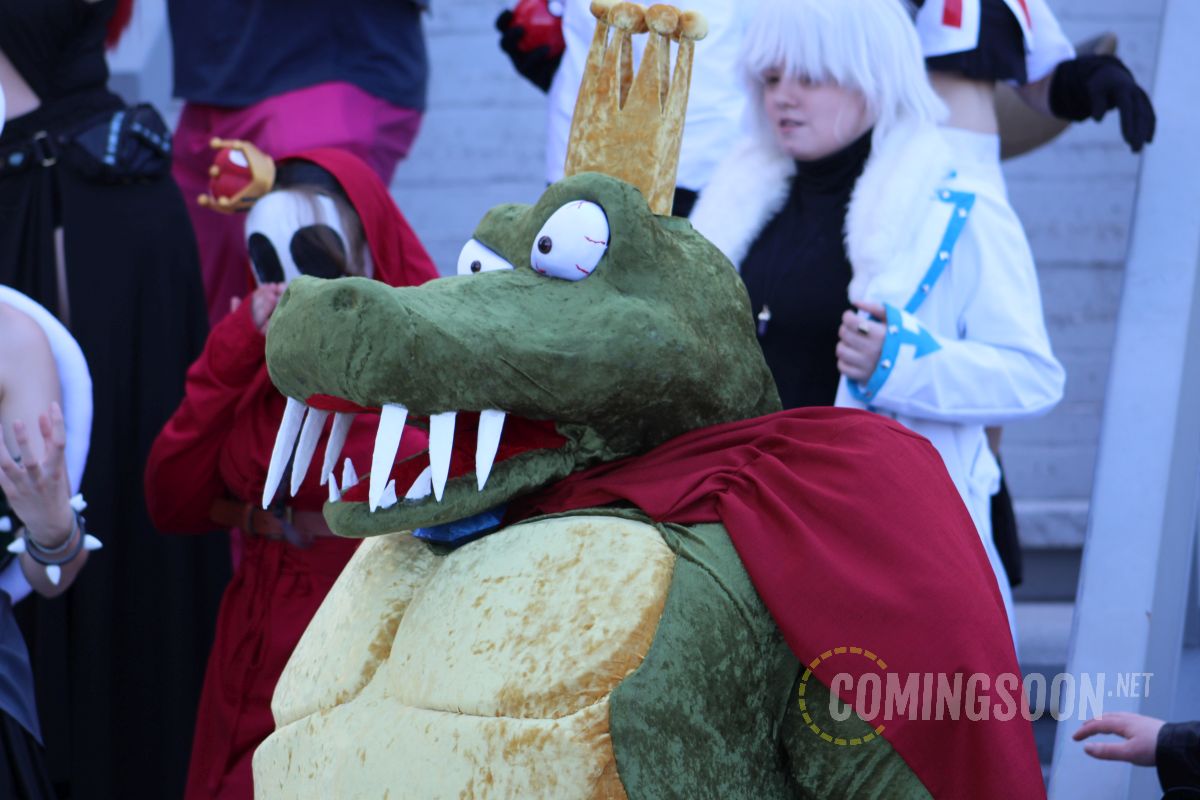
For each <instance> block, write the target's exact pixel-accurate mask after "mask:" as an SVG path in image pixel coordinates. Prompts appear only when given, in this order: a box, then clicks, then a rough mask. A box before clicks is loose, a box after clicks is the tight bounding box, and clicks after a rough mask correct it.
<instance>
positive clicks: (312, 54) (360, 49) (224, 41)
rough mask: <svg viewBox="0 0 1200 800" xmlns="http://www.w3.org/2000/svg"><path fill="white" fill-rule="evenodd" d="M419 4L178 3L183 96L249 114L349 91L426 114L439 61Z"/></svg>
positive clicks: (173, 12) (175, 29)
mask: <svg viewBox="0 0 1200 800" xmlns="http://www.w3.org/2000/svg"><path fill="white" fill-rule="evenodd" d="M427 5H428V3H427V2H421V3H416V2H412V0H355V2H352V3H331V2H329V1H328V0H206V2H203V3H198V2H195V0H168V2H167V9H168V12H169V13H170V22H171V43H172V46H173V47H174V52H175V95H176V96H177V97H182V98H183V99H184V100H187V101H189V102H192V103H203V104H205V105H214V106H223V107H228V108H245V107H246V106H250V105H253V104H255V103H257V102H259V101H260V100H264V99H266V98H268V97H273V96H275V95H278V94H282V93H283V92H289V91H292V90H295V89H303V88H305V87H308V86H315V85H317V84H319V83H328V82H331V81H344V82H346V83H351V84H353V85H355V86H357V87H358V88H360V89H362V90H363V91H365V92H367V93H368V94H371V95H374V96H375V97H379V98H382V99H383V100H386V101H388V102H389V103H392V104H393V105H397V106H400V107H402V108H411V109H415V110H417V111H424V110H425V92H426V86H427V83H428V78H429V61H428V57H427V55H426V49H425V37H424V34H423V33H422V31H421V9H422V8H423V7H425V6H427Z"/></svg>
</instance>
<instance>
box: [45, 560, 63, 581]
mask: <svg viewBox="0 0 1200 800" xmlns="http://www.w3.org/2000/svg"><path fill="white" fill-rule="evenodd" d="M46 577H47V578H49V579H50V582H51V583H53V584H54V585H55V586H58V582H59V581H61V580H62V567H60V566H59V565H58V564H47V565H46Z"/></svg>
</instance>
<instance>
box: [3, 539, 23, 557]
mask: <svg viewBox="0 0 1200 800" xmlns="http://www.w3.org/2000/svg"><path fill="white" fill-rule="evenodd" d="M5 549H6V550H8V552H10V553H12V554H14V555H19V554H21V553H24V552H25V537H24V536H18V537H17V538H16V539H13V540H12V541H11V542H9V543H8V547H7V548H5Z"/></svg>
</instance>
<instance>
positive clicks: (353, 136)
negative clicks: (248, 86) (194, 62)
mask: <svg viewBox="0 0 1200 800" xmlns="http://www.w3.org/2000/svg"><path fill="white" fill-rule="evenodd" d="M420 127H421V112H419V111H414V110H412V109H408V108H399V107H397V106H393V105H391V104H389V103H387V102H385V101H383V100H380V99H379V98H377V97H374V96H373V95H370V94H367V93H366V92H364V91H363V90H361V89H359V88H358V87H357V86H353V85H351V84H348V83H321V84H317V85H316V86H310V87H307V88H304V89H297V90H295V91H292V92H287V93H285V94H281V95H277V96H275V97H270V98H267V99H266V100H263V101H262V102H259V103H256V104H254V105H252V106H249V107H247V108H236V109H231V108H220V107H217V106H205V105H197V104H193V103H188V104H187V105H185V106H184V108H183V114H182V116H181V117H180V118H179V126H178V127H177V128H176V130H175V163H174V168H173V171H174V174H175V180H176V181H177V182H178V183H179V188H180V189H182V190H183V196H184V199H185V200H186V201H187V207H188V213H189V215H190V216H191V218H192V227H193V228H194V229H195V231H196V240H197V244H198V245H199V247H200V266H201V269H202V271H203V275H204V293H205V298H206V300H207V301H208V319H209V324H210V325H215V324H216V323H217V322H218V321H219V320H220V319H221V318H222V317H224V316H225V315H226V314H227V313H229V303H230V301H231V300H232V299H233V298H235V297H242V296H243V295H245V294H246V290H247V288H248V286H249V285H250V281H251V277H250V272H249V259H248V256H247V255H246V243H245V240H244V238H243V224H244V221H245V216H244V215H242V214H233V215H229V214H219V213H217V212H215V211H209V210H208V209H205V208H202V207H201V206H200V205H199V203H198V202H197V198H198V197H199V196H200V195H201V194H204V193H205V192H207V191H208V168H209V165H210V164H212V161H213V156H214V155H215V151H213V150H212V148H210V147H209V146H208V143H209V140H210V139H212V138H213V137H214V136H219V137H221V138H222V139H245V140H246V141H249V142H253V143H254V144H255V145H256V146H257V147H258V148H259V149H261V150H262V151H263V152H265V153H267V154H268V155H271V156H275V157H279V156H283V155H287V154H289V153H294V152H297V151H299V150H307V149H310V148H314V147H339V148H342V149H344V150H348V151H350V152H351V153H354V154H355V155H356V156H358V157H359V158H361V159H362V160H363V161H365V162H366V163H367V164H368V165H370V167H371V168H372V169H373V170H375V172H376V173H377V174H378V175H379V177H380V178H382V179H383V182H384V183H385V184H389V183H391V180H392V173H394V172H395V171H396V165H397V164H398V163H399V162H400V160H401V159H403V158H404V157H405V156H406V155H408V151H409V148H410V147H411V146H412V143H413V140H414V139H416V137H417V131H418V129H419V128H420Z"/></svg>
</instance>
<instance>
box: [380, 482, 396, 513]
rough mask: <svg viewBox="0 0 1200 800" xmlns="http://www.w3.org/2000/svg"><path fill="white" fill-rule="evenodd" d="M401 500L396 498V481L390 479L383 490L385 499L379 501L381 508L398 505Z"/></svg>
mask: <svg viewBox="0 0 1200 800" xmlns="http://www.w3.org/2000/svg"><path fill="white" fill-rule="evenodd" d="M397 502H399V500H398V499H397V498H396V482H395V481H388V485H387V488H386V489H384V490H383V499H382V500H381V501H380V503H379V507H380V508H391V507H392V506H394V505H396V503H397Z"/></svg>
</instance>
